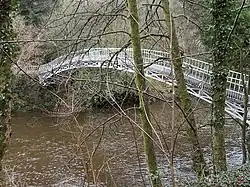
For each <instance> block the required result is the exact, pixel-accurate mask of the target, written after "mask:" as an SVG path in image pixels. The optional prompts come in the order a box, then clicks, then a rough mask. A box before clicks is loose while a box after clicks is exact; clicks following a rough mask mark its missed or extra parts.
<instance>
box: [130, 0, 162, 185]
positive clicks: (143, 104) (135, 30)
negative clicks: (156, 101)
mask: <svg viewBox="0 0 250 187" xmlns="http://www.w3.org/2000/svg"><path fill="white" fill-rule="evenodd" d="M127 2H128V9H129V12H130V29H131V41H132V47H133V55H134V63H135V66H136V67H135V69H136V71H135V74H136V86H137V90H138V94H139V101H140V117H141V124H142V128H143V139H144V151H145V154H146V160H147V166H148V170H149V175H150V180H151V186H152V187H161V186H162V184H161V180H160V177H159V172H158V168H157V162H156V155H155V150H154V145H153V141H152V135H153V133H152V127H151V123H150V116H149V109H148V101H147V98H145V97H144V96H143V91H144V90H145V88H146V87H145V79H144V67H143V59H142V54H141V42H140V32H139V19H138V10H137V1H136V0H127Z"/></svg>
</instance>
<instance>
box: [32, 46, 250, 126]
mask: <svg viewBox="0 0 250 187" xmlns="http://www.w3.org/2000/svg"><path fill="white" fill-rule="evenodd" d="M142 56H143V61H144V64H145V76H146V77H150V78H153V79H155V80H157V81H160V82H164V83H166V84H171V80H172V78H171V75H172V73H173V72H172V71H171V63H170V61H169V54H168V53H167V52H163V51H155V50H150V49H142ZM182 60H183V68H184V74H185V80H186V83H187V88H188V92H189V93H190V94H191V95H193V96H195V97H198V98H200V99H202V100H204V101H206V102H208V103H212V98H211V73H212V66H211V64H210V63H207V62H204V61H201V60H197V59H194V58H189V57H184V58H183V59H182ZM89 67H91V68H112V69H117V70H120V71H127V72H134V71H136V69H134V67H135V66H134V65H133V51H132V49H131V48H126V49H120V48H91V49H84V50H81V51H77V52H74V53H71V54H69V55H64V56H61V57H59V58H57V59H55V60H53V61H51V62H49V63H47V64H44V65H41V66H39V69H38V71H37V74H38V77H39V80H40V82H41V83H44V82H45V81H46V80H47V79H48V78H50V77H52V76H53V75H56V74H58V73H61V72H64V71H69V70H73V69H80V68H89ZM241 76H242V75H241V73H239V72H236V71H232V70H230V71H229V74H228V78H227V83H228V85H227V100H226V112H227V113H229V114H230V115H231V116H233V117H234V118H236V119H240V120H242V119H243V116H242V114H243V113H244V111H243V100H244V94H243V84H242V80H241ZM244 76H245V80H248V78H247V76H246V75H244ZM249 119H250V118H249ZM249 122H250V121H249V120H248V123H249Z"/></svg>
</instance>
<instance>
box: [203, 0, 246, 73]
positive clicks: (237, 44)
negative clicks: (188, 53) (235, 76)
mask: <svg viewBox="0 0 250 187" xmlns="http://www.w3.org/2000/svg"><path fill="white" fill-rule="evenodd" d="M241 3H242V2H241V1H239V0H233V1H229V3H227V7H228V8H227V9H228V11H227V12H226V13H225V18H222V19H223V20H224V21H221V23H222V24H221V25H220V29H221V30H223V32H224V33H225V36H227V37H228V36H229V35H230V32H231V31H232V30H233V32H232V33H231V37H230V38H225V42H224V43H223V44H222V43H218V42H217V39H218V38H217V37H215V36H214V35H213V32H214V30H215V29H216V26H217V25H216V24H215V23H214V20H213V19H212V14H213V13H214V11H215V7H213V4H212V1H211V0H206V1H203V2H202V5H204V6H206V7H208V8H209V9H208V10H207V11H203V12H202V16H200V18H201V23H202V29H203V30H202V31H203V32H202V42H203V44H204V45H205V46H206V48H207V50H210V49H211V48H213V47H215V45H217V44H219V45H221V46H223V47H224V48H227V50H228V53H227V59H228V68H234V69H237V70H238V71H239V65H240V53H243V54H242V55H244V58H245V59H244V60H243V63H244V64H243V65H244V66H245V67H247V66H248V63H247V61H248V59H249V55H248V53H249V50H250V43H249V42H250V41H249V38H250V29H249V28H250V23H249V19H250V13H249V8H244V9H243V10H242V12H241V13H240V15H239V19H238V21H237V23H236V25H235V23H234V22H235V18H236V16H237V14H238V12H239V11H240V6H241ZM215 16H218V17H219V15H215ZM221 51H222V52H224V51H225V49H222V50H221Z"/></svg>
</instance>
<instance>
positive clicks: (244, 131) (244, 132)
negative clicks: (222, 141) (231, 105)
mask: <svg viewBox="0 0 250 187" xmlns="http://www.w3.org/2000/svg"><path fill="white" fill-rule="evenodd" d="M241 75H242V82H243V89H244V114H243V122H242V127H241V128H242V129H241V136H242V137H241V139H242V142H241V146H242V156H243V158H242V164H245V163H246V161H247V147H248V146H249V144H247V141H246V140H247V131H248V127H249V125H248V124H247V113H248V108H247V107H248V101H249V98H248V93H249V90H250V75H248V80H247V81H248V83H247V85H246V83H245V80H244V74H243V72H242V74H241ZM248 157H249V154H248Z"/></svg>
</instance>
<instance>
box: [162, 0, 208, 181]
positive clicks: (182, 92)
mask: <svg viewBox="0 0 250 187" xmlns="http://www.w3.org/2000/svg"><path fill="white" fill-rule="evenodd" d="M162 6H163V8H164V14H165V20H166V25H167V28H168V30H169V33H170V37H171V42H172V43H171V57H172V62H173V65H174V72H175V78H176V81H177V87H178V91H179V96H180V102H181V106H182V109H183V111H184V113H185V117H186V120H187V123H188V128H187V136H188V139H189V142H190V144H191V145H192V161H193V169H194V171H195V172H196V174H197V176H198V177H200V176H202V175H204V174H207V169H206V163H205V160H204V156H203V151H202V149H201V146H200V143H199V139H198V132H197V131H198V130H197V127H196V123H195V118H194V114H193V111H192V103H191V100H190V96H189V94H188V91H187V86H186V82H185V79H184V74H183V70H182V59H181V54H180V49H179V43H178V38H177V34H176V31H175V25H174V21H173V19H172V14H171V11H170V7H169V1H168V0H162Z"/></svg>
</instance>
